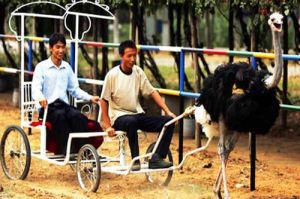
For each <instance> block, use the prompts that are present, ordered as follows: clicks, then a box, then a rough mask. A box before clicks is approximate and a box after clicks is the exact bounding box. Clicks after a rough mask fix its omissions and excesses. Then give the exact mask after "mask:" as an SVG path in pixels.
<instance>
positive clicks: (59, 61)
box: [32, 33, 99, 154]
mask: <svg viewBox="0 0 300 199" xmlns="http://www.w3.org/2000/svg"><path fill="white" fill-rule="evenodd" d="M49 46H50V52H51V57H49V58H48V59H47V60H44V61H42V62H40V63H38V64H37V66H36V68H35V71H34V74H33V79H32V97H33V99H34V100H35V101H37V102H39V103H38V104H37V106H38V108H42V109H41V110H43V109H44V108H45V107H46V106H47V105H48V114H47V121H49V122H50V123H51V124H52V126H53V131H54V132H55V135H56V137H57V140H58V142H59V143H58V146H59V149H58V150H59V153H62V154H65V153H66V145H67V140H68V137H69V133H70V132H86V131H87V122H88V119H87V117H86V116H85V115H83V114H81V113H80V111H79V110H77V109H76V108H75V107H73V106H70V105H69V101H68V95H67V92H69V94H70V95H71V96H73V97H75V98H77V99H83V100H88V101H91V102H93V103H98V100H99V97H98V96H91V95H89V94H88V93H87V92H85V91H83V90H81V89H80V88H79V83H78V80H77V77H76V76H75V74H74V73H73V70H72V68H71V66H70V64H68V63H67V62H65V61H64V60H63V58H64V56H65V52H66V39H65V37H64V35H62V34H58V33H54V34H52V35H51V36H50V39H49Z"/></svg>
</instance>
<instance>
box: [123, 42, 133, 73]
mask: <svg viewBox="0 0 300 199" xmlns="http://www.w3.org/2000/svg"><path fill="white" fill-rule="evenodd" d="M119 54H120V56H121V58H122V62H121V68H122V69H123V70H124V71H125V72H131V71H132V67H133V65H134V64H135V61H136V55H137V47H136V45H135V43H134V42H133V41H132V40H126V41H123V42H122V43H121V44H120V46H119Z"/></svg>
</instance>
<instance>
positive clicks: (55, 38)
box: [49, 33, 66, 47]
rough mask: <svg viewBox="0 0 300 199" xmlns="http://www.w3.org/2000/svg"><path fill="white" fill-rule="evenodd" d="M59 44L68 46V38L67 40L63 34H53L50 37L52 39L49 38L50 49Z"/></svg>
mask: <svg viewBox="0 0 300 199" xmlns="http://www.w3.org/2000/svg"><path fill="white" fill-rule="evenodd" d="M58 42H61V43H63V44H64V45H66V38H65V36H64V35H63V34H60V33H53V34H52V35H51V36H50V38H49V45H50V47H53V46H54V45H55V44H57V43H58Z"/></svg>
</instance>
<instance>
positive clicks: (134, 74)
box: [100, 40, 176, 170]
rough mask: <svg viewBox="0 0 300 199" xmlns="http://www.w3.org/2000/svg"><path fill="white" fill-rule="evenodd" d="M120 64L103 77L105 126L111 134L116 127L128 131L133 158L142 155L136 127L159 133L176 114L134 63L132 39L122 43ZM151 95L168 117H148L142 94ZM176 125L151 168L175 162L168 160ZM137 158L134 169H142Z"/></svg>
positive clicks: (167, 165) (154, 158)
mask: <svg viewBox="0 0 300 199" xmlns="http://www.w3.org/2000/svg"><path fill="white" fill-rule="evenodd" d="M119 54H120V56H121V59H122V60H121V65H119V66H116V67H114V68H113V69H111V70H110V71H109V72H108V73H107V75H106V77H105V80H104V85H103V89H102V94H101V100H100V102H101V109H102V127H103V128H104V129H105V131H106V132H108V134H109V135H110V136H113V135H114V134H115V130H122V131H126V132H127V137H128V140H129V146H130V151H131V156H132V158H134V157H136V156H139V145H138V135H137V130H138V129H141V130H143V131H148V132H160V131H161V129H162V128H163V126H164V124H165V123H166V122H168V121H170V120H171V119H172V118H174V117H176V116H175V114H174V113H172V112H171V111H170V110H169V108H168V107H167V105H166V104H165V103H164V101H163V100H162V98H161V96H160V95H159V93H158V92H157V91H156V90H155V89H154V88H153V86H152V85H151V84H150V82H149V80H148V78H147V77H146V75H145V73H144V71H143V70H142V69H141V68H140V67H138V66H136V65H135V61H136V56H137V48H136V45H135V43H134V42H133V41H131V40H127V41H124V42H122V43H121V44H120V46H119ZM140 94H142V95H143V96H144V97H148V96H151V97H152V98H153V100H154V101H155V102H156V104H157V105H158V106H159V107H160V108H161V109H163V110H164V112H165V113H166V115H167V116H147V115H145V112H144V110H143V109H142V107H141V105H140V102H139V97H140ZM173 130H174V124H173V125H170V126H169V127H168V128H167V130H166V131H165V134H164V136H163V137H162V140H161V143H160V144H159V146H158V149H157V153H155V154H154V155H153V156H152V158H151V159H150V161H149V168H152V169H156V168H168V167H171V166H172V165H173V164H172V163H171V162H168V161H165V160H164V158H166V156H167V153H168V150H169V146H170V143H171V140H172V135H173ZM139 169H140V162H139V161H136V162H135V163H134V167H133V169H132V170H139Z"/></svg>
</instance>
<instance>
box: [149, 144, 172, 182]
mask: <svg viewBox="0 0 300 199" xmlns="http://www.w3.org/2000/svg"><path fill="white" fill-rule="evenodd" d="M154 145H155V142H154V143H152V144H150V146H149V147H148V149H147V151H146V153H151V152H152V150H153V148H154ZM166 161H169V162H172V163H173V157H172V153H171V151H170V150H169V151H168V154H167V158H166ZM145 162H149V159H148V158H146V159H145ZM145 174H146V179H147V180H148V181H149V182H151V183H155V184H158V185H162V186H168V184H169V183H170V181H171V178H172V176H173V170H168V171H159V172H158V171H157V172H147V173H145Z"/></svg>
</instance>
